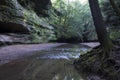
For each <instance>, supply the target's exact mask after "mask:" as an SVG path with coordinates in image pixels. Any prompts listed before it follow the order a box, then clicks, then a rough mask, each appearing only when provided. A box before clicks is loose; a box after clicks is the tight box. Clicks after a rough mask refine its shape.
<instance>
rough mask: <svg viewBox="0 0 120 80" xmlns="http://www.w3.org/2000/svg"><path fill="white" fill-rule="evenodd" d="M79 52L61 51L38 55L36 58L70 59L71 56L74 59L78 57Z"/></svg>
mask: <svg viewBox="0 0 120 80" xmlns="http://www.w3.org/2000/svg"><path fill="white" fill-rule="evenodd" d="M79 56H80V53H74V52H61V53H57V54H56V53H51V54H46V55H43V56H39V57H37V58H36V59H67V60H70V59H71V58H72V59H73V58H74V59H76V58H79Z"/></svg>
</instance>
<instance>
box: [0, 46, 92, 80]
mask: <svg viewBox="0 0 120 80" xmlns="http://www.w3.org/2000/svg"><path fill="white" fill-rule="evenodd" d="M90 49H91V48H90V47H88V46H85V45H77V44H63V45H61V46H58V47H54V48H50V49H46V50H42V51H37V52H35V53H33V55H32V56H29V57H25V58H21V59H17V60H14V61H12V62H9V63H7V64H4V65H2V66H0V80H86V78H85V76H84V75H83V74H82V73H81V74H78V72H77V71H76V70H75V69H74V66H73V61H74V59H76V58H79V56H80V54H83V53H85V52H87V51H88V50H90Z"/></svg>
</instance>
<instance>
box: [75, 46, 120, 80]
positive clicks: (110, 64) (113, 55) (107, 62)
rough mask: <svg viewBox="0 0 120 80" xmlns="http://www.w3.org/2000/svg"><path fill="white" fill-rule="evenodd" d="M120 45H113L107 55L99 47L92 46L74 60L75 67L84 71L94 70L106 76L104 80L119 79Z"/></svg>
mask: <svg viewBox="0 0 120 80" xmlns="http://www.w3.org/2000/svg"><path fill="white" fill-rule="evenodd" d="M119 57H120V46H117V48H116V47H114V49H113V50H112V51H111V52H109V55H107V54H105V52H104V51H103V50H102V49H101V48H100V47H97V48H94V49H93V50H92V51H90V52H88V53H87V54H84V55H81V56H80V58H79V59H77V60H75V62H74V65H75V68H76V69H77V70H78V72H79V71H81V69H82V70H83V71H86V72H94V73H97V74H99V75H102V76H104V77H106V80H120V59H119Z"/></svg>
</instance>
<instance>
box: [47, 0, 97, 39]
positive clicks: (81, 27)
mask: <svg viewBox="0 0 120 80" xmlns="http://www.w3.org/2000/svg"><path fill="white" fill-rule="evenodd" d="M53 7H54V8H53V9H51V13H52V15H51V16H50V18H49V20H50V22H51V24H52V25H54V26H55V32H56V36H57V38H58V39H61V38H62V39H63V38H64V39H73V38H75V39H76V40H78V41H84V37H86V40H94V39H96V33H95V30H94V26H93V21H92V18H91V13H90V9H89V5H88V4H84V5H83V4H81V3H80V2H78V1H74V2H69V1H68V2H66V1H64V0H56V1H55V2H53ZM54 9H56V10H57V11H58V12H60V15H59V16H58V15H57V14H56V13H55V11H54ZM86 32H87V34H85V33H86Z"/></svg>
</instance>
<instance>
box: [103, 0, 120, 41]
mask: <svg viewBox="0 0 120 80" xmlns="http://www.w3.org/2000/svg"><path fill="white" fill-rule="evenodd" d="M115 3H116V6H117V7H118V8H119V10H120V0H115ZM101 8H102V11H103V15H104V20H105V23H106V25H107V26H106V27H107V28H108V32H109V34H110V38H111V39H117V38H119V37H120V35H119V34H120V31H119V29H120V17H119V16H118V15H117V13H116V12H115V10H114V9H113V7H112V5H111V4H110V1H109V0H107V1H101Z"/></svg>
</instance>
